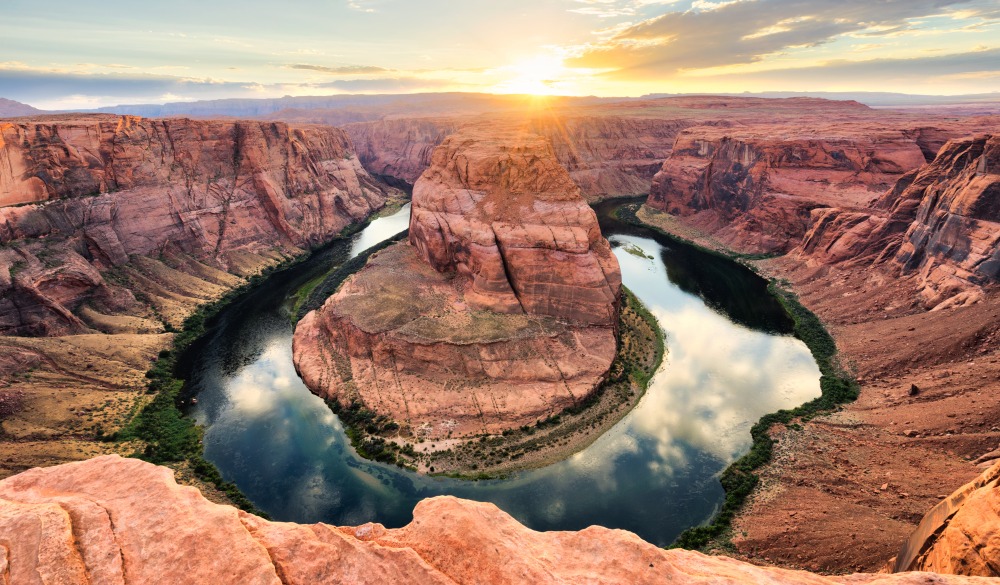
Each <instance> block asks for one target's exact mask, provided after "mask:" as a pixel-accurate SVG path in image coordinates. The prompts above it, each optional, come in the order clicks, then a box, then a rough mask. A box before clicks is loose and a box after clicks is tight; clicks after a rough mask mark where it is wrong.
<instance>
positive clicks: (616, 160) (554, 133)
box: [344, 113, 693, 201]
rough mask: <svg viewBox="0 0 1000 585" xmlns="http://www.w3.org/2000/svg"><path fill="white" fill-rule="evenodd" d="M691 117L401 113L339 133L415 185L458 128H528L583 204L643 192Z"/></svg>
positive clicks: (371, 161)
mask: <svg viewBox="0 0 1000 585" xmlns="http://www.w3.org/2000/svg"><path fill="white" fill-rule="evenodd" d="M692 124H693V122H690V121H687V120H684V119H680V120H677V119H656V118H638V117H626V116H617V115H589V116H580V115H573V114H571V113H566V114H555V113H554V114H551V115H548V116H537V115H536V116H531V115H529V116H527V117H523V116H522V117H517V118H510V119H507V118H504V117H500V118H499V119H497V118H491V119H489V120H483V119H482V118H478V117H476V118H458V117H451V118H403V119H392V120H380V121H377V122H367V123H358V124H348V125H346V126H344V130H345V131H346V132H347V133H348V134H349V135H350V137H351V141H352V142H353V143H354V145H355V148H357V151H358V156H359V157H360V159H361V162H362V163H363V164H364V166H365V168H366V169H368V170H369V171H370V172H372V173H376V174H379V175H387V176H392V177H396V178H399V179H403V180H405V181H407V182H409V183H411V184H412V183H414V182H416V180H417V178H418V177H420V174H421V173H423V172H424V171H425V170H427V169H428V168H429V167H430V166H431V153H432V152H433V151H434V148H435V147H436V146H438V145H439V144H441V143H442V142H443V141H444V139H445V138H446V137H447V136H449V135H450V134H452V133H454V132H456V131H457V130H459V129H460V128H463V127H472V128H475V127H477V126H485V127H492V128H495V127H497V126H498V125H501V126H503V127H505V128H506V130H509V131H525V132H533V133H536V134H538V135H540V136H542V137H544V138H547V139H548V140H549V142H550V143H551V144H552V148H553V151H554V153H555V156H556V160H558V162H559V163H560V164H561V165H562V166H563V167H565V168H566V170H567V171H568V172H569V175H570V177H571V178H572V179H573V181H574V182H576V184H577V185H579V186H580V190H581V192H582V194H583V196H584V198H586V199H587V200H588V201H597V200H599V199H602V198H606V197H620V196H629V195H633V196H634V195H645V194H646V193H648V192H649V186H650V182H651V181H652V178H653V175H654V174H656V172H657V171H658V170H659V169H660V166H661V165H662V164H663V161H664V160H665V159H666V158H667V156H668V155H669V154H670V150H671V148H672V147H673V143H674V139H675V138H676V136H677V134H678V133H679V132H680V131H681V130H682V129H684V128H686V127H688V126H691V125H692Z"/></svg>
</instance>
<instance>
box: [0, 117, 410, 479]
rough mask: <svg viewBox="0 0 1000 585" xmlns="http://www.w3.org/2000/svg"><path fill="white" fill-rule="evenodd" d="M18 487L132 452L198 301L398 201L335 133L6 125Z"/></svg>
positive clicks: (3, 340) (11, 468) (3, 245)
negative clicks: (39, 472)
mask: <svg viewBox="0 0 1000 585" xmlns="http://www.w3.org/2000/svg"><path fill="white" fill-rule="evenodd" d="M0 161H2V163H0V169H2V170H0V201H2V203H3V207H0V266H3V269H2V270H0V292H2V297H0V332H2V333H3V334H4V336H3V337H0V380H2V386H3V388H2V389H0V398H2V401H3V402H4V403H5V404H6V405H7V407H6V408H5V410H4V413H3V420H2V424H3V427H2V428H3V432H4V440H3V441H2V442H0V445H2V446H0V451H2V454H0V461H2V463H0V469H2V473H3V474H4V475H9V474H11V473H14V472H17V471H20V470H23V469H27V468H29V467H33V466H36V465H38V464H41V463H45V464H52V463H58V462H61V461H65V460H73V459H78V458H84V457H87V456H89V455H93V454H95V453H98V452H106V451H107V450H109V449H115V448H121V447H116V446H114V445H113V444H108V443H103V442H101V441H100V440H95V433H97V434H101V433H105V432H106V433H109V434H110V433H113V432H114V431H115V430H116V429H117V428H119V427H120V426H121V425H123V424H125V423H126V422H127V421H128V419H129V417H130V416H131V415H130V413H134V412H135V410H136V409H137V408H141V406H142V405H143V404H145V403H146V402H148V400H149V397H147V396H146V395H145V385H146V380H145V379H144V374H145V372H146V370H147V369H148V368H149V367H150V364H151V362H152V361H153V360H155V359H156V357H157V355H158V354H159V352H161V351H164V350H166V349H167V348H168V347H169V346H170V343H171V339H172V337H173V333H172V332H173V331H176V330H178V329H180V328H182V327H183V323H184V320H185V319H186V318H187V317H188V316H189V315H190V314H191V313H192V312H193V311H194V310H195V308H196V307H198V306H199V305H202V304H204V303H207V302H210V301H212V300H213V299H216V298H218V297H220V296H221V295H223V294H224V293H225V292H227V291H229V290H231V289H233V288H235V287H237V286H239V285H240V284H242V283H244V282H246V279H247V278H249V277H252V276H253V275H255V274H258V273H259V272H260V271H261V270H263V269H265V268H267V267H270V266H274V265H277V264H279V263H281V262H284V261H287V260H289V259H291V258H293V257H295V256H298V255H301V254H303V253H305V252H306V251H308V250H309V249H310V248H313V247H316V246H319V245H321V244H323V243H324V242H326V241H328V240H330V239H331V238H333V237H335V236H336V235H337V234H339V233H341V231H342V230H344V229H345V228H348V227H349V226H352V225H354V224H356V223H357V222H359V221H361V220H363V219H364V218H366V217H368V216H369V215H370V214H372V213H373V212H374V211H375V210H377V209H379V208H381V207H382V206H383V205H385V203H386V201H387V200H389V199H390V197H394V196H396V195H397V193H396V191H395V190H394V189H392V188H390V187H388V186H386V185H384V184H382V183H380V182H378V181H376V180H375V179H373V178H372V177H371V176H370V175H369V174H368V173H367V171H365V170H364V169H363V168H362V167H361V165H360V163H359V162H358V160H357V157H356V156H354V154H353V153H352V151H351V150H350V145H349V139H348V138H347V136H346V135H345V134H344V133H342V132H341V131H339V130H337V129H334V128H329V127H311V126H305V127H294V126H288V125H286V124H284V123H263V122H208V121H191V120H147V119H142V118H134V117H118V116H83V117H81V116H70V115H63V116H54V117H44V118H41V119H38V120H24V119H18V120H14V121H9V122H8V121H2V122H0Z"/></svg>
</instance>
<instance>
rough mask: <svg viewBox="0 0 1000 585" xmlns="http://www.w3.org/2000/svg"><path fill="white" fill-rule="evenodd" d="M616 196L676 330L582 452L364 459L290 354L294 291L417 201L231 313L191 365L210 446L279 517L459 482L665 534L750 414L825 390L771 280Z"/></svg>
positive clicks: (700, 513) (698, 513)
mask: <svg viewBox="0 0 1000 585" xmlns="http://www.w3.org/2000/svg"><path fill="white" fill-rule="evenodd" d="M610 209H612V205H611V204H606V205H604V206H602V207H601V208H599V209H598V213H599V215H600V216H601V223H602V228H603V230H604V233H605V235H607V236H608V237H609V239H610V240H611V241H612V244H613V245H614V246H615V254H616V255H617V256H618V259H619V261H620V262H621V266H622V274H623V279H624V281H625V284H626V285H627V286H628V287H629V288H630V289H632V290H633V291H634V292H635V293H636V295H637V296H638V297H639V298H640V299H642V301H643V302H644V303H645V304H646V305H647V306H648V307H649V308H650V309H651V311H652V312H653V313H654V314H655V315H656V317H657V318H658V319H659V321H660V324H661V326H662V327H663V329H664V331H665V332H666V338H667V346H668V351H669V354H668V356H667V358H666V360H665V363H664V366H663V368H662V369H661V370H660V372H659V373H658V374H657V375H656V377H655V378H654V380H653V382H652V385H651V387H650V389H649V391H648V392H647V394H646V395H645V396H644V397H643V399H642V400H641V401H640V403H639V405H638V406H637V407H636V408H635V410H633V411H632V412H631V413H630V414H629V415H627V416H626V417H625V418H624V419H623V420H622V421H621V422H620V423H618V424H617V425H616V426H615V427H614V428H613V429H611V430H610V431H609V432H607V433H605V434H604V435H603V436H602V437H600V438H599V439H598V440H597V441H595V442H594V444H593V445H591V446H590V447H588V448H587V449H585V450H584V451H582V452H580V453H577V454H576V455H574V456H572V457H570V458H569V459H567V460H565V461H563V462H560V463H557V464H554V465H551V466H549V467H546V468H543V469H539V470H535V471H529V472H524V473H521V474H519V475H517V476H515V477H513V478H510V479H506V480H498V481H484V482H464V481H459V480H450V479H434V478H428V477H423V476H419V475H416V474H413V473H409V472H406V471H403V470H400V469H398V468H396V467H390V466H386V465H381V464H377V463H372V462H369V461H366V460H364V459H360V458H359V457H358V456H357V455H356V454H355V453H354V451H353V450H352V449H351V447H350V443H349V441H348V440H347V438H346V436H345V435H344V432H343V428H342V427H341V425H340V422H339V420H338V419H337V417H336V416H335V415H333V413H331V412H330V410H329V409H328V408H327V407H326V405H325V404H324V403H323V401H322V400H320V399H319V398H317V397H315V396H313V395H312V394H310V393H309V391H308V390H307V389H306V388H305V387H304V386H303V384H302V382H301V381H300V380H299V378H298V376H297V375H296V374H295V370H294V368H293V366H292V359H291V337H292V327H291V325H290V321H289V317H288V311H289V304H290V302H289V300H288V298H289V295H291V294H292V293H293V292H294V291H295V290H296V289H297V288H298V287H299V286H301V285H302V284H303V283H305V282H307V281H309V280H310V279H311V278H313V277H315V276H316V275H317V274H320V273H322V272H325V271H326V270H328V269H329V268H330V266H331V264H333V263H336V262H342V261H343V259H344V258H345V257H346V256H347V255H348V254H353V253H357V252H360V251H361V250H363V249H364V248H367V247H368V246H369V245H371V244H374V243H376V242H378V241H379V240H381V239H383V238H387V237H390V236H392V235H393V234H395V233H396V232H398V231H400V230H402V229H404V228H405V227H406V218H407V214H408V211H409V210H408V208H407V209H405V210H403V211H401V212H400V213H399V214H397V215H396V216H393V217H391V218H385V219H381V220H377V221H376V222H373V223H372V224H371V226H369V227H368V228H367V229H366V230H365V231H364V232H362V233H361V234H359V235H358V236H356V243H354V245H353V247H351V246H349V245H348V243H344V244H340V245H339V246H334V247H333V248H331V249H330V250H327V251H326V252H325V253H324V254H323V255H321V256H319V257H317V258H314V259H312V260H310V261H308V262H306V263H303V264H301V265H299V266H296V267H295V268H293V269H291V270H290V271H288V272H287V273H282V274H278V275H276V276H275V277H274V278H273V279H271V280H270V281H269V282H268V283H267V284H266V285H264V286H262V287H260V288H259V289H257V290H254V291H251V292H250V293H248V294H247V295H246V296H245V297H244V298H242V299H241V300H240V301H239V302H237V303H235V304H234V305H232V306H231V307H230V308H228V309H227V310H226V311H225V312H224V313H222V314H221V315H220V317H219V319H218V320H217V322H216V323H215V325H214V327H213V329H212V333H211V335H210V337H208V338H207V339H206V341H205V342H204V343H203V344H200V345H199V347H198V348H197V351H196V353H195V355H192V356H189V360H188V362H187V363H188V370H189V371H188V372H187V374H188V379H189V381H190V383H191V384H193V385H194V390H195V391H196V392H197V394H198V399H199V402H198V405H197V407H195V409H194V411H193V413H192V414H193V415H194V416H195V417H196V419H197V420H198V422H199V423H200V424H202V425H204V427H205V455H206V457H207V458H208V459H209V460H211V461H212V462H213V463H215V464H216V465H217V466H218V467H219V469H220V470H221V471H222V474H223V475H224V476H225V477H226V479H228V480H231V481H234V482H235V483H236V484H237V485H238V486H239V487H240V489H241V490H243V492H244V493H245V494H246V495H247V496H248V497H249V498H250V499H251V500H253V502H254V503H255V504H256V505H257V506H259V507H260V508H261V509H263V510H265V511H267V512H268V513H269V514H270V515H271V516H272V517H273V518H275V519H277V520H288V521H296V522H316V521H323V522H328V523H332V524H340V525H344V524H347V525H353V524H360V523H363V522H367V521H376V522H381V523H383V524H386V525H387V526H400V525H402V524H405V523H406V522H408V521H409V520H410V518H411V513H412V510H413V506H414V505H415V504H416V502H417V501H419V500H420V499H422V498H425V497H428V496H433V495H438V494H453V495H456V496H459V497H463V498H468V499H473V500H484V501H491V502H494V503H496V504H497V505H498V506H500V507H501V508H503V509H504V510H506V511H507V512H509V513H511V514H512V515H514V516H515V517H517V518H518V519H519V520H521V521H522V522H524V523H525V524H527V525H528V526H530V527H532V528H535V529H538V530H578V529H581V528H584V527H586V526H589V525H591V524H600V525H603V526H609V527H613V528H624V529H627V530H631V531H633V532H636V533H637V534H639V535H640V536H642V537H643V538H645V539H646V540H648V541H650V542H653V543H656V544H659V545H666V544H669V543H670V542H671V541H672V540H673V539H674V538H675V537H676V536H677V534H679V533H680V531H682V530H683V529H685V528H687V527H689V526H692V525H696V524H699V523H701V522H704V521H705V520H707V519H708V518H709V517H710V516H711V515H712V514H713V512H714V510H715V509H716V508H717V506H718V505H719V504H720V502H721V500H722V495H723V493H722V488H721V487H720V486H719V483H718V480H717V477H718V474H719V472H720V471H721V470H722V469H724V468H725V466H726V465H727V464H729V463H730V462H732V461H733V460H734V459H736V458H737V457H739V455H741V454H742V453H743V452H745V450H746V449H747V448H748V447H749V445H750V434H749V430H750V426H751V425H752V424H753V422H755V421H756V420H757V419H758V418H759V417H760V416H761V415H763V414H765V413H768V412H772V411H775V410H778V409H780V408H786V407H791V406H795V405H798V404H801V403H802V402H805V401H807V400H809V399H811V398H813V397H815V396H818V395H819V370H818V369H817V367H816V365H815V363H814V362H813V360H812V358H811V356H810V354H809V352H808V350H807V349H806V347H805V345H803V344H802V343H801V342H800V341H798V340H796V339H794V338H792V337H789V336H787V335H784V334H783V332H787V331H788V327H789V323H788V321H787V318H786V317H785V316H784V313H783V312H781V309H780V307H779V306H778V305H777V303H775V302H774V300H773V299H772V298H771V297H770V296H769V295H768V294H767V292H766V287H765V283H764V282H763V281H762V280H761V279H759V278H758V277H756V276H755V275H753V274H752V273H751V272H749V271H748V270H746V269H745V268H743V267H741V266H739V265H736V264H734V263H731V262H729V261H726V260H723V259H720V258H718V257H715V256H712V255H708V254H704V253H701V252H699V251H697V250H694V249H692V248H691V247H689V246H684V245H678V244H674V243H671V242H670V241H669V240H667V239H666V238H662V237H659V236H657V235H655V234H653V233H652V232H649V231H648V230H645V229H642V228H636V227H633V226H628V225H624V224H621V223H620V222H618V221H616V220H614V219H613V218H611V217H610V215H609V213H608V212H609V210H610ZM349 248H352V249H349ZM629 250H631V251H632V252H639V251H640V250H641V252H640V253H641V254H644V255H646V256H650V257H652V258H646V257H640V256H638V255H636V254H634V253H631V252H630V251H629Z"/></svg>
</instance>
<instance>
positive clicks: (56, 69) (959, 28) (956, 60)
mask: <svg viewBox="0 0 1000 585" xmlns="http://www.w3.org/2000/svg"><path fill="white" fill-rule="evenodd" d="M427 91H476V92H491V93H531V94H557V95H601V96H637V95H644V94H648V93H701V92H704V93H723V92H725V93H735V92H744V91H750V92H759V91H811V92H814V91H892V92H902V93H915V94H933V95H953V94H966V93H988V92H994V91H1000V0H966V1H962V0H836V1H834V0H502V1H496V0H495V1H477V0H466V1H464V2H458V1H455V0H283V1H281V2H276V1H270V2H264V1H262V0H170V1H163V0H153V1H147V2H136V1H135V0H132V1H125V0H102V1H101V2H93V1H92V0H72V1H70V0H0V97H6V98H9V99H14V100H18V101H22V102H25V103H29V104H31V105H33V106H36V107H40V108H46V109H58V108H89V107H99V106H108V105H116V104H123V103H164V102H171V101H187V100H197V99H216V98H267V97H281V96H285V95H331V94H342V93H413V92H427Z"/></svg>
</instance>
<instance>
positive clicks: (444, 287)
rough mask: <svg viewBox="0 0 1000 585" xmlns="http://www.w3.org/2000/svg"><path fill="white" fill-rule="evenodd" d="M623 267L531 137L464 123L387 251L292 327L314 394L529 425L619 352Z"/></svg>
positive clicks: (478, 426) (467, 427)
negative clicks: (402, 233) (405, 232)
mask: <svg viewBox="0 0 1000 585" xmlns="http://www.w3.org/2000/svg"><path fill="white" fill-rule="evenodd" d="M620 290H621V273H620V270H619V267H618V263H617V260H616V259H615V257H614V255H613V254H612V253H611V249H610V246H609V245H608V242H607V241H606V240H605V239H604V238H603V237H602V236H601V233H600V228H599V227H598V225H597V218H596V216H595V214H594V212H593V210H591V209H590V207H589V206H588V205H587V204H586V202H585V201H584V200H583V199H582V198H581V197H580V192H579V188H578V187H577V186H576V185H575V184H574V183H573V181H572V180H571V179H570V178H569V176H568V174H567V173H566V171H565V170H564V169H563V168H562V167H561V166H560V165H559V164H558V163H557V162H556V160H555V157H554V156H553V153H552V149H551V146H550V145H549V144H548V142H547V141H545V140H544V139H543V138H542V137H540V136H538V135H535V134H530V133H523V132H517V133H511V132H507V131H500V132H499V133H498V132H488V131H482V130H477V131H472V130H469V131H464V132H462V133H459V134H457V135H454V136H452V137H450V138H448V139H447V140H446V141H445V142H444V143H443V144H442V145H441V146H440V147H438V149H436V150H435V152H434V156H433V162H432V164H431V167H430V168H429V169H428V170H427V171H426V172H425V173H424V174H423V175H422V176H421V178H420V180H419V181H418V182H417V184H416V185H415V187H414V192H413V211H412V215H411V220H410V240H409V243H402V244H397V245H395V246H393V247H391V248H389V249H387V250H384V251H382V252H380V253H378V254H377V255H375V256H373V258H372V259H371V260H370V261H369V263H368V265H367V266H366V267H365V268H363V269H362V270H361V271H360V272H359V273H357V274H356V275H355V276H353V277H352V278H351V279H349V280H348V281H347V282H345V284H344V285H343V286H342V287H341V289H340V290H339V291H338V292H337V293H336V294H335V295H334V296H332V297H331V298H330V299H328V300H327V302H326V303H325V304H324V305H323V307H322V308H320V309H319V310H317V311H314V312H312V313H310V314H308V315H306V317H305V318H303V320H302V321H301V322H300V323H299V325H298V327H297V328H296V333H295V340H294V341H295V345H294V354H295V362H296V367H297V368H298V370H299V372H300V374H301V375H302V378H303V380H304V381H305V382H306V384H307V385H308V386H309V387H310V388H311V389H312V390H313V392H315V393H317V394H319V395H320V396H324V397H326V398H330V399H334V400H337V401H339V402H340V403H341V404H343V405H345V406H347V405H349V404H350V403H351V402H353V401H359V402H361V403H362V404H364V406H366V407H367V408H370V409H372V410H374V411H375V412H378V413H380V414H385V415H388V416H390V417H391V418H393V419H394V420H396V421H398V422H399V423H401V424H404V425H407V426H408V427H409V429H410V430H412V431H413V432H414V433H416V434H417V435H422V436H431V437H442V436H449V435H453V436H459V437H460V436H469V435H473V434H478V433H484V432H486V433H493V432H499V431H502V430H504V429H508V428H516V427H518V426H521V425H524V424H532V423H534V422H536V421H537V420H539V419H541V418H545V417H547V416H549V415H552V414H556V413H558V412H560V411H561V410H563V409H564V408H566V407H568V406H571V405H573V404H575V403H577V402H578V401H580V400H582V399H583V398H585V397H586V396H588V395H589V394H590V393H591V392H592V391H594V389H595V388H596V387H597V386H598V385H599V383H600V382H601V381H602V380H603V378H604V376H605V375H606V373H607V371H608V368H609V367H610V365H611V362H612V360H613V359H614V356H615V352H616V340H615V333H616V328H617V319H618V302H619V296H620Z"/></svg>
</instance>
